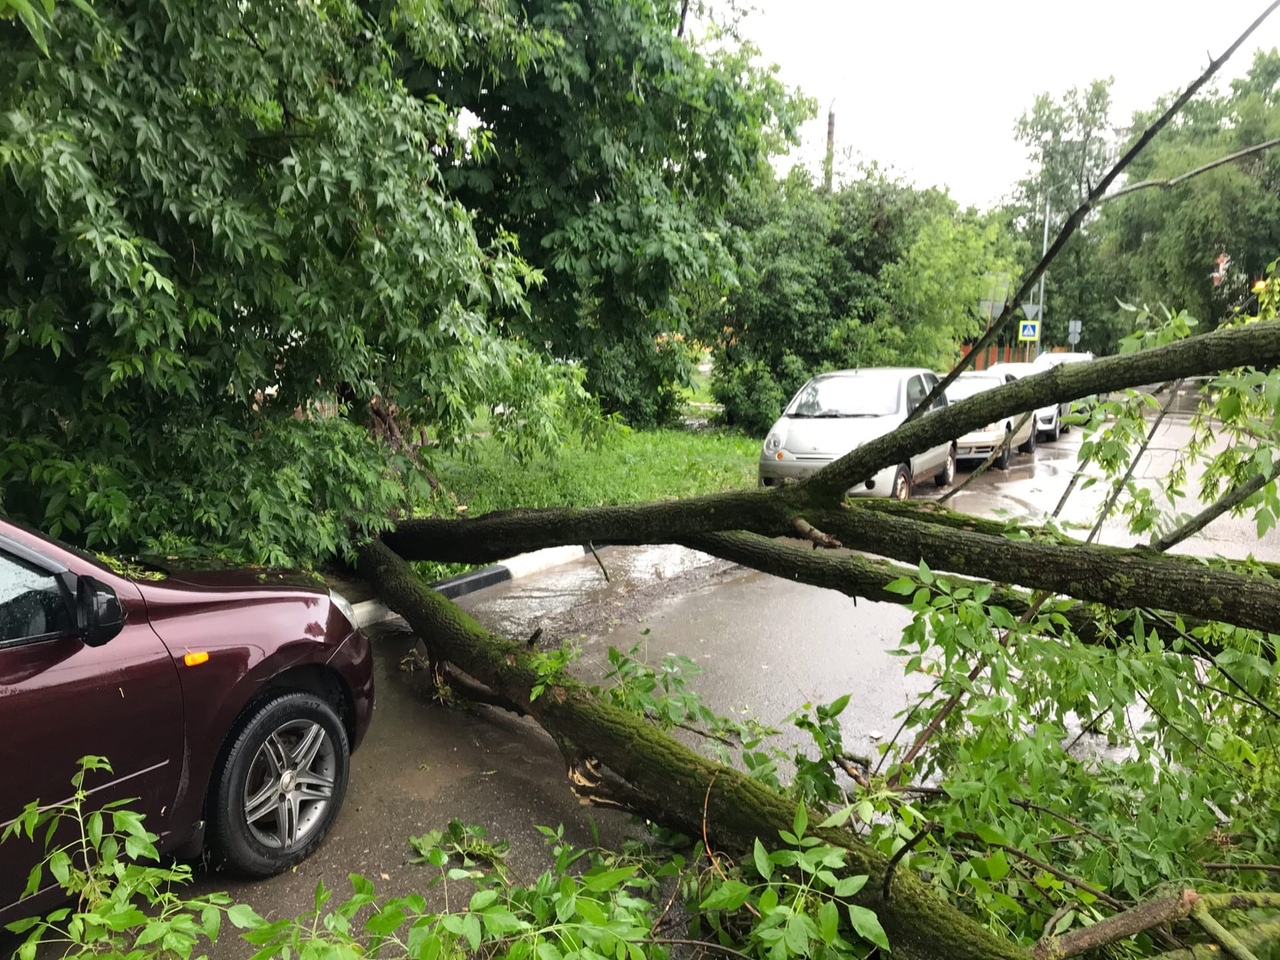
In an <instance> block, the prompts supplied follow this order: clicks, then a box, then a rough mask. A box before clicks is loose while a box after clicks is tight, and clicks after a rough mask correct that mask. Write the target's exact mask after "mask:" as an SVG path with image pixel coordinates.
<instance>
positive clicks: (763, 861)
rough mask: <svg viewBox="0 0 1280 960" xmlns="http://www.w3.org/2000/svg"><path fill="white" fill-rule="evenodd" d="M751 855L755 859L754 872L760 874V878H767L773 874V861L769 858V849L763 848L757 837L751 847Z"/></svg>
mask: <svg viewBox="0 0 1280 960" xmlns="http://www.w3.org/2000/svg"><path fill="white" fill-rule="evenodd" d="M752 857H753V859H754V860H755V864H756V873H758V874H760V876H761V878H763V879H764V880H768V879H769V878H770V877H772V876H773V861H772V860H770V859H769V851H768V850H766V849H765V848H764V844H763V843H761V842H760V838H759V837H756V841H755V845H754V847H753V848H752Z"/></svg>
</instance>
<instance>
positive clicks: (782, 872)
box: [698, 803, 889, 960]
mask: <svg viewBox="0 0 1280 960" xmlns="http://www.w3.org/2000/svg"><path fill="white" fill-rule="evenodd" d="M847 816H848V815H847V813H844V812H838V813H836V814H834V815H833V816H832V817H830V818H828V820H826V821H824V823H823V826H836V825H838V824H839V823H842V822H843V821H844V819H847ZM808 824H809V815H808V813H807V811H806V809H805V805H804V803H800V804H799V805H798V806H797V807H796V815H795V820H794V821H793V822H792V825H791V830H789V831H787V830H783V831H781V832H780V834H779V835H780V836H781V838H782V842H783V843H784V844H786V846H785V847H782V848H780V849H777V850H773V851H770V850H768V849H766V848H765V845H764V844H763V843H761V842H760V840H759V839H757V840H756V842H755V851H754V854H753V856H752V863H751V865H752V867H753V868H754V870H755V873H756V874H757V876H758V877H759V882H757V883H754V884H749V883H746V882H745V881H743V880H738V879H732V878H730V877H728V876H725V877H723V879H721V880H720V881H718V882H713V883H712V884H711V885H710V887H709V889H707V890H706V891H705V892H704V896H703V899H702V901H701V903H700V904H699V905H698V906H699V909H701V910H703V911H705V914H704V916H705V918H706V920H707V923H708V924H709V925H710V927H711V929H712V930H713V931H715V932H716V933H717V934H719V935H720V936H721V939H722V940H723V939H724V938H725V937H729V938H731V939H732V940H734V941H738V942H744V943H745V945H746V947H747V950H748V951H749V952H750V953H751V955H752V956H754V957H758V958H760V960H790V958H793V957H814V958H824V960H835V958H844V957H866V956H868V955H870V953H871V951H872V950H873V949H874V948H876V947H879V948H880V949H883V950H888V949H889V941H888V938H887V937H886V936H885V932H884V929H883V928H882V927H881V926H880V921H879V920H878V919H877V918H876V915H875V914H874V913H873V912H872V911H871V910H868V909H867V908H866V907H863V906H861V905H859V904H857V903H855V902H854V899H853V898H854V897H856V896H857V894H858V893H859V891H861V890H862V888H863V886H864V885H865V884H866V882H867V878H866V876H864V875H847V874H846V875H841V871H843V870H844V868H845V857H846V856H847V853H848V851H846V850H844V849H843V848H841V847H835V846H831V845H830V844H827V843H824V842H823V841H822V840H821V839H820V838H818V837H815V836H808V835H806V833H805V831H806V829H807V828H808ZM748 916H749V918H750V920H749V921H747V917H748ZM744 921H747V925H746V927H745V929H743V923H744ZM846 921H847V924H846Z"/></svg>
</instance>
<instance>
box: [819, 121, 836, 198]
mask: <svg viewBox="0 0 1280 960" xmlns="http://www.w3.org/2000/svg"><path fill="white" fill-rule="evenodd" d="M835 161H836V102H835V101H834V100H832V101H831V106H830V107H828V108H827V155H826V158H825V159H824V160H823V161H822V186H823V188H824V189H825V190H826V191H827V193H830V192H831V180H832V174H833V168H834V167H835Z"/></svg>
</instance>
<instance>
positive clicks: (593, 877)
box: [583, 866, 640, 893]
mask: <svg viewBox="0 0 1280 960" xmlns="http://www.w3.org/2000/svg"><path fill="white" fill-rule="evenodd" d="M639 869H640V868H639V867H637V866H631V867H618V868H616V869H614V870H605V871H602V872H601V873H596V874H588V875H587V877H586V878H585V879H584V880H583V886H584V887H586V888H587V889H588V890H590V891H592V892H593V893H599V892H601V891H604V890H612V889H613V888H614V887H617V886H620V885H621V884H622V883H623V881H625V880H629V879H630V878H631V877H633V876H635V874H636V871H637V870H639Z"/></svg>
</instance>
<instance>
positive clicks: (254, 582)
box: [128, 561, 329, 599]
mask: <svg viewBox="0 0 1280 960" xmlns="http://www.w3.org/2000/svg"><path fill="white" fill-rule="evenodd" d="M128 573H129V574H130V578H131V579H132V580H133V581H134V583H136V584H137V585H138V589H139V590H141V591H142V595H143V596H144V597H147V598H148V599H151V598H153V597H154V598H156V599H159V598H161V597H166V598H167V597H169V596H171V595H172V594H174V593H184V594H188V595H190V594H203V595H205V596H208V597H209V598H210V599H213V598H215V597H216V598H220V597H222V596H223V595H227V594H230V595H234V596H243V595H246V594H248V595H262V594H271V593H274V594H283V595H290V596H297V595H298V594H320V595H326V594H327V593H328V592H329V591H328V588H327V587H326V586H325V584H324V581H323V580H321V579H320V578H319V577H317V576H314V575H312V574H307V573H300V572H298V571H292V570H272V569H269V568H266V567H230V566H229V567H225V568H206V567H202V568H188V567H180V566H173V565H171V564H169V563H167V562H157V561H149V562H148V563H147V565H146V566H145V567H142V568H139V569H131V570H129V571H128Z"/></svg>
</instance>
